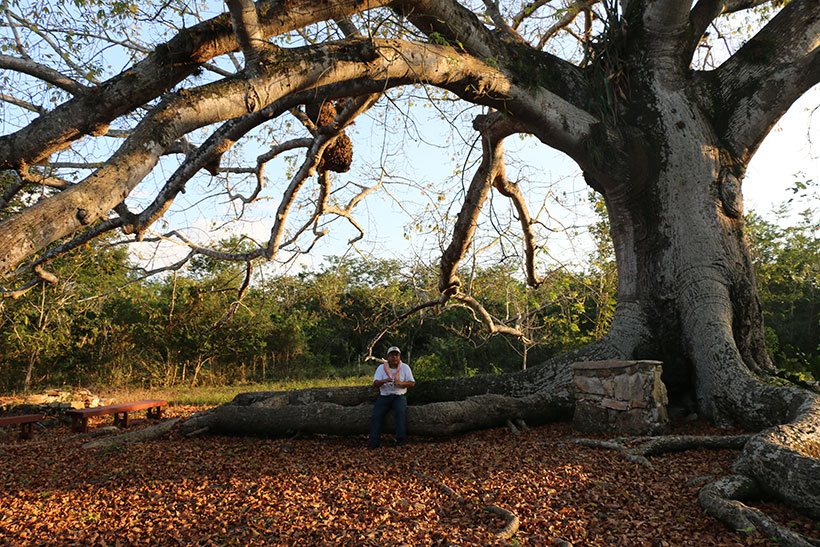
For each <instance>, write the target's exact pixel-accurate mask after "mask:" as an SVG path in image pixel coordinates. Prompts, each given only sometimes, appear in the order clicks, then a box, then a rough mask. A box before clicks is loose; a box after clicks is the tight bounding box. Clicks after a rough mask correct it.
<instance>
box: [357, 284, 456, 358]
mask: <svg viewBox="0 0 820 547" xmlns="http://www.w3.org/2000/svg"><path fill="white" fill-rule="evenodd" d="M447 299H448V297H447V296H446V295H444V294H442V295H441V296H439V297H438V298H436V299H435V300H428V301H427V302H422V303H421V304H418V305H416V306H413V307H412V308H410V309H409V310H406V311H404V312H402V313H401V314H399V315H398V316H396V318H395V319H393V321H391V322H390V323H388V324H387V325H386V326H385V327H383V328H382V330H380V331H379V333H378V334H377V335H376V336H374V337H373V339H372V340H370V343H369V344H368V345H367V353H366V354H365V355H364V356H363V357H362V361H373V360H379V361H383V359H379V358H377V357H373V348H374V347H375V346H376V344H377V343H378V341H379V340H381V339H382V337H383V336H384V335H385V334H387V333H388V332H390V330H391V329H393V328H395V327H396V326H398V325H399V324H401V323H402V322H404V321H405V320H406V319H407V318H408V317H410V316H411V315H414V314H416V313H418V312H420V311H421V310H424V309H427V308H432V307H434V306H442V305H443V304H444V303H445V302H446V301H447Z"/></svg>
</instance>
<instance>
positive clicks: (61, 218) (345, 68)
mask: <svg viewBox="0 0 820 547" xmlns="http://www.w3.org/2000/svg"><path fill="white" fill-rule="evenodd" d="M317 53H321V55H317ZM269 57H270V58H269V59H268V60H267V61H266V62H265V64H264V65H265V69H264V70H263V71H262V72H260V74H259V75H258V76H257V77H252V78H248V79H231V80H225V81H221V82H215V83H213V84H209V85H206V86H203V87H202V88H198V89H195V90H191V91H188V92H186V93H185V94H179V95H174V96H171V97H169V98H168V99H166V100H165V101H163V102H162V103H160V105H158V106H157V107H156V108H155V109H153V111H152V113H151V114H149V115H148V116H146V117H145V118H144V119H143V121H142V122H141V123H140V124H139V126H138V127H137V128H136V129H135V130H134V132H133V134H132V135H131V137H130V138H129V139H127V140H126V142H125V143H124V144H123V146H122V147H121V148H120V150H119V151H118V152H117V153H116V154H115V155H114V156H113V157H112V158H111V160H110V161H109V162H108V163H107V164H106V166H105V167H103V168H101V169H98V170H97V171H96V172H95V173H93V174H92V175H91V176H89V177H88V178H86V179H85V180H84V181H82V182H81V183H79V184H77V185H75V186H74V187H72V188H70V189H68V190H66V191H64V192H62V193H60V194H59V195H58V196H54V197H52V198H49V199H46V200H43V201H42V202H40V203H38V204H37V205H35V206H33V207H31V208H29V209H27V210H26V211H24V212H22V213H20V214H18V215H16V216H15V217H12V218H10V219H8V220H6V221H4V222H3V223H2V225H0V226H2V230H0V246H3V247H4V248H8V249H13V251H12V252H11V253H9V254H8V255H6V256H3V257H0V274H5V273H7V272H9V271H11V270H12V269H14V268H15V267H16V266H17V264H19V263H20V262H21V261H22V260H23V259H25V257H27V256H29V255H31V254H32V253H34V252H35V251H36V250H37V249H41V248H43V247H45V246H46V245H48V244H49V243H51V242H53V241H55V240H57V239H59V238H62V237H64V236H66V235H68V234H70V233H71V232H73V231H74V230H76V229H78V228H80V227H81V226H84V225H87V224H90V223H91V222H93V221H94V220H96V219H98V218H100V217H101V216H102V215H104V214H106V213H107V212H108V211H109V210H110V209H111V208H113V207H114V206H115V205H117V204H118V203H120V202H121V201H122V200H123V199H124V198H125V197H126V196H127V195H128V194H129V193H130V191H131V190H132V189H133V188H134V187H135V186H136V185H137V184H138V183H139V182H140V181H141V180H142V179H143V178H144V177H145V176H146V175H147V174H148V173H149V172H150V171H151V170H152V169H153V167H154V165H156V162H157V160H158V158H159V156H160V155H161V154H163V153H164V152H165V151H166V150H167V149H168V147H169V146H171V145H173V143H174V142H175V141H176V140H177V139H179V138H181V137H182V136H183V135H185V134H186V133H188V132H190V131H192V130H195V129H198V128H200V127H204V126H206V125H210V124H213V123H217V122H220V121H222V120H224V119H227V118H232V117H238V116H242V115H245V114H247V113H248V112H249V111H253V110H257V109H259V108H260V107H264V106H266V105H267V104H270V103H272V102H274V101H276V100H278V99H280V98H282V97H284V96H286V95H287V94H289V93H293V92H294V91H298V90H303V89H308V88H311V87H318V86H323V85H328V84H332V83H339V82H345V81H347V82H350V83H351V87H353V88H355V87H359V88H360V89H361V90H362V91H363V92H370V93H373V92H379V91H382V90H383V89H385V88H387V87H393V86H397V85H404V84H409V83H415V82H418V81H422V82H427V83H430V84H432V85H436V86H440V87H443V88H445V89H450V90H451V91H453V92H454V93H457V94H459V95H461V96H463V97H465V98H467V99H468V100H471V101H473V102H477V103H483V104H487V105H490V106H503V107H505V108H508V109H509V110H511V111H514V112H515V111H518V112H520V113H521V114H527V115H530V116H531V117H532V116H534V117H535V118H536V119H537V120H538V121H539V127H540V130H539V133H538V134H539V136H541V137H542V138H546V139H548V140H549V141H550V142H552V144H554V145H555V147H556V148H558V149H562V150H567V151H570V152H574V151H577V150H581V149H582V147H583V142H584V139H585V138H587V136H588V135H589V133H590V132H591V131H592V128H593V126H594V124H595V123H596V120H595V119H594V118H592V117H591V116H588V115H587V114H586V113H584V112H582V111H578V110H576V109H573V108H572V107H571V105H568V104H566V103H564V102H563V101H561V100H560V99H559V98H558V97H555V96H554V95H551V94H549V93H546V92H543V93H538V92H537V91H538V90H536V92H533V91H532V90H529V89H522V88H519V87H518V86H516V85H515V84H514V83H512V82H510V81H509V80H508V79H507V78H506V77H505V76H504V75H503V74H502V73H501V72H500V71H498V70H494V69H492V68H491V67H488V66H487V65H486V64H484V63H483V62H481V61H479V60H476V59H474V58H472V57H470V56H468V55H464V54H460V53H458V52H457V51H455V50H453V49H452V48H449V47H442V46H434V45H431V44H414V43H408V42H399V41H389V40H388V41H375V42H368V41H352V42H342V43H336V44H328V45H325V46H321V47H306V48H300V49H295V50H288V51H286V52H281V53H280V52H274V53H272V54H271V55H270V56H269ZM533 95H535V100H533ZM582 163H583V162H582Z"/></svg>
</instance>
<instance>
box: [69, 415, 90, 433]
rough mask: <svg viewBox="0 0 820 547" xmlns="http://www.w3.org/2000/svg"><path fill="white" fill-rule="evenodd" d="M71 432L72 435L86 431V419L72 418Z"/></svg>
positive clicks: (83, 417) (80, 417)
mask: <svg viewBox="0 0 820 547" xmlns="http://www.w3.org/2000/svg"><path fill="white" fill-rule="evenodd" d="M71 431H73V432H74V433H85V432H86V431H88V418H86V417H85V416H72V417H71Z"/></svg>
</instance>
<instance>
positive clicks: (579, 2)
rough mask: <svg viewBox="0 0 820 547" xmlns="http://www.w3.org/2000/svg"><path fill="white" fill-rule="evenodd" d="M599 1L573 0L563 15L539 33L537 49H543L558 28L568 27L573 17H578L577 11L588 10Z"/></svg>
mask: <svg viewBox="0 0 820 547" xmlns="http://www.w3.org/2000/svg"><path fill="white" fill-rule="evenodd" d="M599 1H600V0H575V1H574V2H573V3H572V5H571V6H569V7H567V9H566V11H565V12H564V15H563V16H562V17H561V18H560V19H559V20H558V21H556V22H555V23H554V24H553V25H552V26H551V27H550V28H548V29H547V30H546V32H544V34H543V35H541V39H540V40H539V41H538V46H537V47H538V49H544V46H546V45H547V42H549V40H550V38H552V37H553V36H555V34H556V33H557V32H558V31H559V30H561V29H563V28H566V27H568V26H569V25H570V24H571V23H572V22H573V21H574V20H575V18H576V17H578V14H579V13H581V12H584V11H586V10H588V9H589V8H590V7H592V6H593V5H595V4H597V3H598V2H599Z"/></svg>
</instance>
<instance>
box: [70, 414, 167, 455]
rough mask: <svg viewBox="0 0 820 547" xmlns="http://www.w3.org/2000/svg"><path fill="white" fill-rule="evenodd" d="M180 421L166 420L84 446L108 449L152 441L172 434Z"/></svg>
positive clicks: (84, 446)
mask: <svg viewBox="0 0 820 547" xmlns="http://www.w3.org/2000/svg"><path fill="white" fill-rule="evenodd" d="M179 420H180V419H179V418H172V419H170V420H164V421H162V422H160V423H159V424H157V425H154V426H151V427H148V428H146V429H138V430H136V431H129V432H128V433H123V434H122V435H116V436H114V437H106V438H104V439H98V440H96V441H91V442H88V443H85V444H84V445H82V446H83V448H108V447H111V446H117V445H123V444H131V443H138V442H143V441H149V440H151V439H157V438H159V437H162V436H163V435H165V434H167V433H168V432H170V431H171V429H173V427H174V426H175V425H176V424H177V422H179Z"/></svg>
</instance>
